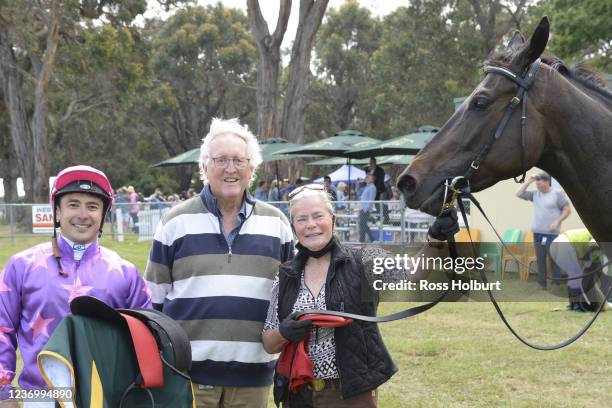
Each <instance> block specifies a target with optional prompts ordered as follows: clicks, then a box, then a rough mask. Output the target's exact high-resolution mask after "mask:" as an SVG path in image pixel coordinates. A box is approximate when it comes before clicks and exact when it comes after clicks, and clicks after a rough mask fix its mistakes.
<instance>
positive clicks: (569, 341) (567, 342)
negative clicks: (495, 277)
mask: <svg viewBox="0 0 612 408" xmlns="http://www.w3.org/2000/svg"><path fill="white" fill-rule="evenodd" d="M458 197H459V200H458V201H457V204H458V206H459V211H460V212H461V217H462V218H463V222H464V223H465V227H466V229H467V231H468V236H469V238H470V245H471V247H472V252H473V253H474V256H476V255H477V251H476V247H475V246H474V241H473V240H472V235H471V234H470V227H469V225H468V223H467V217H466V212H465V207H464V206H463V204H462V202H461V198H462V197H465V198H468V199H469V200H470V202H472V203H474V205H475V206H476V208H478V211H480V213H481V214H482V216H483V217H484V218H485V220H486V221H487V223H488V224H489V225H490V226H491V228H492V229H493V231H494V232H495V235H497V237H498V238H499V240H500V242H501V243H502V245H503V246H504V248H505V249H506V250H508V247H507V246H506V244H505V243H504V241H503V240H502V239H501V237H500V235H499V233H498V232H497V230H496V229H495V227H494V226H493V224H492V223H491V221H490V220H489V217H487V215H486V214H485V212H484V210H483V209H482V207H481V206H480V203H479V202H478V200H476V198H475V197H474V196H473V195H472V193H470V192H469V191H465V192H462V193H459V194H458ZM450 245H454V243H451V242H449V246H450ZM508 252H509V253H510V254H511V255H512V258H514V260H516V261H517V262H518V263H519V265H520V264H521V262H520V261H519V260H518V259H517V258H516V257H515V256H514V254H512V252H511V251H509V250H508ZM611 263H612V260H609V261H608V262H606V263H604V264H602V265H600V266H599V267H598V268H597V269H595V270H593V271H591V272H589V273H588V274H586V275H582V276H578V277H574V278H569V277H568V278H558V280H565V281H570V280H574V279H583V278H585V277H587V276H589V275H591V274H595V273H597V272H599V271H601V270H603V268H605V267H606V266H608V265H609V264H611ZM479 272H480V278H481V279H482V281H483V282H484V283H485V285H486V288H487V293H488V294H489V299H490V300H491V303H492V304H493V307H495V311H496V312H497V314H498V315H499V318H500V319H501V321H502V322H503V323H504V325H505V326H506V327H507V328H508V330H509V331H510V333H512V334H513V335H514V337H516V338H517V339H518V340H519V341H520V342H521V343H523V344H525V345H526V346H528V347H531V348H533V349H536V350H558V349H561V348H563V347H566V346H569V345H570V344H572V343H573V342H575V341H576V340H578V339H579V338H580V337H582V335H583V334H585V333H586V332H587V330H588V329H589V328H590V327H591V325H592V324H593V323H595V320H597V317H598V316H599V314H600V313H601V312H602V310H603V308H604V307H605V305H606V302H607V299H608V298H609V297H610V294H612V285H610V286H609V287H608V291H607V293H606V294H605V296H604V300H603V301H602V302H601V304H600V305H599V308H598V309H597V312H596V313H595V315H594V316H593V317H592V318H591V319H590V320H589V321H588V322H587V323H586V324H585V325H584V326H583V327H582V328H581V329H580V330H579V331H578V332H577V333H576V334H575V335H573V336H572V337H570V338H569V339H567V340H565V341H563V342H561V343H559V344H555V345H552V346H546V345H539V344H535V343H532V342H530V341H528V340H526V339H525V338H524V337H522V336H521V335H519V334H518V333H517V332H516V330H514V328H513V327H512V326H511V325H510V323H509V322H508V320H507V319H506V316H505V315H504V313H503V312H502V311H501V308H500V307H499V304H498V303H497V301H496V300H495V296H493V292H491V289H489V286H488V285H487V284H488V283H489V282H488V280H487V276H486V274H485V272H484V270H480V271H479Z"/></svg>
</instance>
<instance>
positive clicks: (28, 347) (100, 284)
mask: <svg viewBox="0 0 612 408" xmlns="http://www.w3.org/2000/svg"><path fill="white" fill-rule="evenodd" d="M112 194H113V189H112V187H111V184H110V182H109V180H108V178H107V177H106V175H105V174H104V173H103V172H102V171H100V170H97V169H94V168H93V167H89V166H72V167H68V168H66V169H64V170H62V171H60V172H59V173H58V175H57V177H56V178H55V181H54V183H53V187H52V189H51V207H52V211H53V219H54V228H53V239H52V241H51V242H46V243H43V244H39V245H36V246H34V247H32V248H29V249H26V250H25V251H22V252H19V253H17V254H15V255H13V256H12V257H11V258H10V259H9V261H8V262H7V264H6V265H5V267H4V269H3V270H2V272H1V273H0V406H2V407H3V408H4V407H7V408H8V407H18V404H17V402H16V401H15V400H12V401H8V402H7V401H6V400H7V399H8V397H9V392H10V390H11V382H12V380H13V377H14V376H15V370H16V357H17V356H16V351H17V346H18V345H19V350H20V351H21V357H22V360H23V369H22V371H21V375H20V376H19V385H20V387H21V388H22V389H33V390H40V389H46V388H47V386H46V384H45V382H44V380H43V378H42V376H41V374H40V371H39V369H38V365H37V362H36V358H37V356H38V353H39V352H40V351H41V350H42V348H43V347H44V345H45V343H46V342H47V340H48V339H49V337H50V336H51V334H52V333H53V331H54V330H55V328H56V327H57V325H58V324H59V323H60V321H61V320H62V319H63V318H64V317H65V316H67V315H69V314H70V302H71V301H72V300H73V299H74V298H76V297H78V296H83V295H87V296H93V297H96V298H98V299H99V300H102V301H103V302H105V303H107V304H108V305H109V306H111V307H113V308H151V298H150V295H149V291H148V290H147V286H146V285H145V282H144V281H143V279H142V277H141V276H140V272H139V271H138V269H137V268H136V267H135V266H134V265H133V264H131V263H130V262H128V261H126V260H125V259H123V258H121V257H120V256H119V255H118V254H117V253H116V252H114V251H111V250H109V249H107V248H104V247H102V246H100V244H99V242H98V241H99V238H100V237H101V236H102V229H103V227H104V216H105V214H106V213H107V212H108V211H109V209H110V207H111V206H112V203H113V196H112ZM57 227H61V233H60V234H59V236H58V235H57V232H56V228H57ZM3 400H4V401H5V403H4V404H3V403H2V401H3ZM25 406H26V407H34V406H35V407H39V408H43V407H44V408H46V407H50V408H52V407H55V403H54V402H49V403H44V402H37V403H33V402H26V403H25Z"/></svg>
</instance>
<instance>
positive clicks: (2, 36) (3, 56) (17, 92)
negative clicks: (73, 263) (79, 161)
mask: <svg viewBox="0 0 612 408" xmlns="http://www.w3.org/2000/svg"><path fill="white" fill-rule="evenodd" d="M0 63H1V65H0V73H1V74H0V78H1V79H2V90H3V96H4V104H5V106H6V109H7V111H8V114H9V117H10V135H11V141H12V144H13V149H14V152H15V159H16V160H15V161H16V165H17V169H18V172H19V174H20V176H21V177H23V179H24V181H25V180H32V179H33V172H34V163H33V162H34V156H33V155H32V154H30V150H29V149H30V145H31V132H30V127H29V125H28V118H27V114H26V106H25V102H24V100H23V94H22V84H23V75H22V74H21V72H20V71H19V68H18V63H17V60H16V58H15V54H14V53H13V47H12V43H11V40H10V38H9V33H8V32H7V31H6V30H4V29H3V30H2V31H1V32H0ZM26 187H27V188H29V187H30V186H29V185H26ZM27 192H28V190H26V197H27ZM30 194H31V189H30ZM30 197H31V195H30Z"/></svg>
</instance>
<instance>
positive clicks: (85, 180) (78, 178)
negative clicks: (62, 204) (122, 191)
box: [51, 165, 113, 208]
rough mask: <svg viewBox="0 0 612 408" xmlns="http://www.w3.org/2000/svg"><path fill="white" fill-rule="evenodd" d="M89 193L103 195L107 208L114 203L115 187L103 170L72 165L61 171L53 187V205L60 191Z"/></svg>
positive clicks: (53, 205)
mask: <svg viewBox="0 0 612 408" xmlns="http://www.w3.org/2000/svg"><path fill="white" fill-rule="evenodd" d="M68 192H71V193H76V192H79V193H87V194H95V195H99V196H102V197H103V198H104V201H105V202H106V206H105V207H106V208H109V207H110V206H111V205H112V204H113V188H112V187H111V184H110V181H108V177H106V174H104V173H103V172H102V171H100V170H98V169H94V168H93V167H90V166H83V165H81V166H72V167H67V168H65V169H64V170H62V171H60V172H59V173H58V175H57V177H56V178H55V181H54V182H53V188H52V189H51V206H52V207H55V198H56V196H57V195H58V194H60V193H68Z"/></svg>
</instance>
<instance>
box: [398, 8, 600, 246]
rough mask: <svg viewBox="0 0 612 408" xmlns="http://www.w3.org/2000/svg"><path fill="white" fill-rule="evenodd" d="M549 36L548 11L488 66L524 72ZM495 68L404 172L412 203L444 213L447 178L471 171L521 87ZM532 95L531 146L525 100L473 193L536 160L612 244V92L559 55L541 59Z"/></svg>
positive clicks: (473, 179) (476, 173) (477, 173)
mask: <svg viewBox="0 0 612 408" xmlns="http://www.w3.org/2000/svg"><path fill="white" fill-rule="evenodd" d="M548 35H549V24H548V19H547V18H546V17H544V18H543V19H542V21H540V23H539V25H538V27H537V28H536V30H535V31H534V33H533V35H532V36H531V38H530V39H529V41H525V40H524V38H523V36H522V35H521V34H520V33H518V32H517V33H516V34H515V35H514V37H513V38H512V40H511V41H510V44H509V45H508V47H507V49H506V50H505V51H504V52H501V53H498V54H495V55H493V56H492V57H491V58H490V59H489V60H488V61H486V62H485V66H488V67H491V66H492V67H501V68H504V69H505V70H506V72H507V71H509V72H510V74H509V75H512V73H514V74H516V75H518V76H525V73H526V72H527V71H528V69H529V68H530V67H531V66H532V64H533V63H534V62H536V63H537V59H538V58H540V56H541V54H542V52H543V51H544V49H545V47H546V43H547V41H548ZM488 71H489V73H488V74H487V75H486V76H485V77H484V79H483V80H482V82H481V83H480V84H479V85H478V86H477V87H476V89H474V91H473V92H472V93H471V95H470V96H469V97H468V98H467V100H466V101H465V102H464V103H463V105H462V106H461V107H460V108H459V109H458V110H457V111H456V112H455V113H454V115H453V116H452V117H451V118H450V119H449V120H448V122H446V124H445V125H444V126H443V127H442V129H441V130H440V131H439V132H438V134H437V135H436V136H435V137H434V138H433V139H432V141H431V142H430V143H429V144H428V145H427V146H426V147H425V148H424V149H423V150H421V152H419V154H418V155H416V157H415V158H414V159H413V160H412V163H411V164H410V165H409V166H408V167H407V168H406V170H404V172H403V173H402V175H401V176H400V178H399V180H398V187H399V188H400V190H401V191H402V193H403V196H404V199H405V201H406V204H407V205H408V206H409V207H411V208H419V209H421V210H422V211H425V212H427V213H430V214H432V215H437V214H438V213H439V211H440V208H441V206H442V201H443V195H444V194H443V193H444V188H443V187H442V185H443V183H444V181H445V180H448V179H452V178H454V177H456V176H463V175H465V174H466V172H467V170H468V168H469V167H470V164H471V163H472V162H473V161H474V159H475V157H476V156H477V155H478V153H479V152H480V151H481V150H482V148H483V146H485V145H486V144H487V142H489V141H490V140H491V139H492V135H493V134H494V133H495V131H496V129H497V128H498V125H499V123H500V121H501V119H502V116H503V115H504V112H505V110H506V109H507V106H508V105H509V103H510V101H511V99H512V98H513V97H514V96H516V95H517V89H518V88H519V85H517V83H516V82H515V81H514V80H512V78H510V77H508V76H507V75H505V74H504V75H501V74H499V73H500V71H499V69H498V70H497V71H495V68H494V71H493V72H491V70H488ZM528 96H529V98H528V99H527V100H526V102H525V103H526V105H525V108H526V117H527V119H526V126H525V140H524V147H521V137H520V134H521V126H520V116H521V106H520V105H519V106H518V107H517V109H514V111H513V112H512V114H511V115H510V116H509V118H508V122H507V126H506V127H505V129H504V130H503V133H502V134H501V136H500V137H499V139H497V140H495V142H494V143H492V145H491V150H490V151H489V152H488V154H486V156H485V157H484V160H483V161H482V163H481V164H480V166H476V167H478V168H477V169H472V171H471V172H470V173H469V179H470V184H471V189H472V191H480V190H483V189H485V188H487V187H490V186H492V185H493V184H495V183H497V182H498V181H500V180H504V179H508V178H510V177H515V176H518V175H520V174H521V173H523V171H524V170H526V169H529V168H531V167H533V166H537V167H539V168H542V169H544V170H546V171H547V172H549V173H550V174H551V175H552V176H553V177H555V178H556V179H557V180H559V182H560V183H561V185H562V186H563V188H564V189H565V191H566V192H567V194H568V195H569V197H570V199H571V200H572V203H573V204H574V206H575V207H576V209H577V211H578V213H579V214H580V217H581V218H582V221H583V222H584V224H585V225H586V227H587V228H588V229H589V230H590V231H591V233H592V234H593V236H594V237H595V239H596V240H597V241H599V242H600V243H601V242H612V92H611V91H610V90H609V89H608V88H606V85H605V81H603V80H602V79H601V78H599V77H598V76H597V75H596V74H594V73H592V72H590V71H588V70H586V69H585V68H584V67H582V66H581V65H578V66H577V67H574V68H573V69H568V68H567V67H566V66H565V65H563V63H561V62H560V61H559V60H558V59H556V58H549V57H542V64H541V65H540V67H539V70H537V72H536V73H535V75H534V78H533V82H532V84H531V86H530V87H529V89H528ZM521 151H522V152H523V154H524V157H521ZM500 199H512V197H500ZM485 210H486V209H485Z"/></svg>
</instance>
